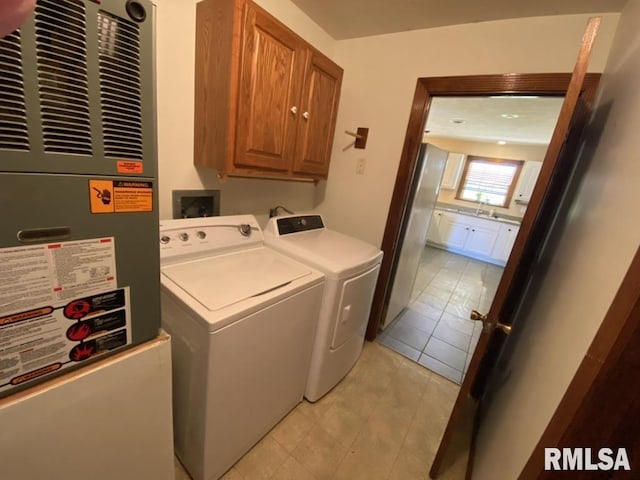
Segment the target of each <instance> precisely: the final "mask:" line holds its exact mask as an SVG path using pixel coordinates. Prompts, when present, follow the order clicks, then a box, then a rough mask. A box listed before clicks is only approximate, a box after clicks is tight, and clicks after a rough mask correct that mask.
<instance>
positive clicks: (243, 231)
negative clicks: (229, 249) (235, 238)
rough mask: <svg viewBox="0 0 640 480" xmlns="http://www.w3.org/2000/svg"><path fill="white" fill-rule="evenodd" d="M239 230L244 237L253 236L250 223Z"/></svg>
mask: <svg viewBox="0 0 640 480" xmlns="http://www.w3.org/2000/svg"><path fill="white" fill-rule="evenodd" d="M238 228H239V229H240V233H241V234H242V235H243V236H244V237H248V236H249V235H251V225H249V224H248V223H243V224H242V225H240V226H239V227H238Z"/></svg>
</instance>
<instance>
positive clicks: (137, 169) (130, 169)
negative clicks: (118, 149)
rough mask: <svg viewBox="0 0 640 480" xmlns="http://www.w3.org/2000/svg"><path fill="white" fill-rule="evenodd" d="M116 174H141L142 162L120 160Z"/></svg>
mask: <svg viewBox="0 0 640 480" xmlns="http://www.w3.org/2000/svg"><path fill="white" fill-rule="evenodd" d="M117 168H118V173H143V164H142V162H133V161H129V160H120V161H119V162H118V164H117Z"/></svg>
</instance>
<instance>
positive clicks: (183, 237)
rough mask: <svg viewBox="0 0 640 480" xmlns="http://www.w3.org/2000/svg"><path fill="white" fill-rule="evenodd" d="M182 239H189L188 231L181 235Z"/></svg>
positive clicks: (184, 240)
mask: <svg viewBox="0 0 640 480" xmlns="http://www.w3.org/2000/svg"><path fill="white" fill-rule="evenodd" d="M179 238H180V240H182V241H183V242H186V241H187V240H189V234H188V233H186V232H183V233H181V234H180V235H179Z"/></svg>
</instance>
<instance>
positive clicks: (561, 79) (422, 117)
mask: <svg viewBox="0 0 640 480" xmlns="http://www.w3.org/2000/svg"><path fill="white" fill-rule="evenodd" d="M599 77H600V75H593V74H592V75H590V74H587V77H586V78H585V87H587V88H588V89H591V90H595V87H594V85H597V82H598V79H599ZM570 79H571V74H570V73H532V74H520V73H510V74H502V75H471V76H459V77H427V78H419V79H418V81H417V84H416V90H415V94H414V97H413V102H412V105H411V112H410V115H409V122H408V126H407V132H406V135H405V140H404V146H403V148H402V155H401V157H400V164H399V166H398V174H397V176H396V181H395V186H394V190H393V195H392V197H391V205H390V207H389V213H388V215H387V222H386V226H385V231H384V236H383V239H382V251H383V252H384V257H383V259H382V265H381V267H380V274H379V276H378V282H377V284H376V289H375V293H374V297H373V303H372V307H371V314H370V316H369V323H368V325H367V333H366V338H367V340H369V341H373V340H375V338H376V336H377V332H378V328H379V326H380V324H381V322H382V320H383V318H384V316H385V315H386V310H387V305H386V303H387V301H388V295H389V293H390V291H391V285H392V282H393V277H394V275H395V267H396V266H397V261H398V256H399V252H400V237H401V235H400V233H401V227H402V224H403V220H404V217H405V215H406V214H407V210H408V207H409V206H408V199H409V197H410V192H409V189H410V186H411V184H412V181H413V177H414V175H415V171H416V164H417V156H418V150H419V148H420V143H421V142H422V136H423V131H424V126H425V122H426V119H427V116H428V114H429V108H430V106H431V97H433V96H485V95H515V94H517V95H539V96H543V95H546V96H564V95H565V93H566V91H567V88H568V86H569V81H570Z"/></svg>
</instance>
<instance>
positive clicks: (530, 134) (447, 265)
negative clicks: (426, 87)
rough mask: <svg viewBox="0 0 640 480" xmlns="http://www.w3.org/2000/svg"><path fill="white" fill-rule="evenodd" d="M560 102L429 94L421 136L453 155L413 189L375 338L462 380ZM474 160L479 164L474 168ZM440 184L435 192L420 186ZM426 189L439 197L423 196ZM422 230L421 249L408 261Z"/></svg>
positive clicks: (546, 98)
mask: <svg viewBox="0 0 640 480" xmlns="http://www.w3.org/2000/svg"><path fill="white" fill-rule="evenodd" d="M562 101H563V97H562V96H552V97H549V96H538V95H507V96H434V97H433V98H432V101H431V105H430V109H429V115H428V118H427V120H426V125H425V127H424V134H423V137H422V142H423V143H429V144H431V145H433V146H435V147H438V148H439V149H440V150H443V151H444V152H445V155H448V157H447V160H446V168H445V169H444V172H443V171H442V169H438V168H431V169H427V170H426V171H423V173H422V178H421V181H416V182H414V183H413V184H412V186H411V189H412V190H413V191H412V192H410V195H409V198H410V200H409V206H408V207H407V212H408V215H409V216H410V218H409V220H408V222H407V224H408V227H407V232H406V234H405V238H404V240H400V242H399V243H402V246H401V249H400V250H401V258H402V259H403V260H401V261H400V262H399V263H398V265H397V269H396V272H395V275H394V279H393V280H392V284H391V286H390V290H391V297H390V298H391V300H390V301H389V308H388V311H387V312H386V314H385V317H384V321H383V323H382V325H381V327H382V328H381V332H380V335H379V337H378V340H379V341H381V342H382V343H383V344H385V345H386V346H388V347H390V348H391V349H393V350H395V351H396V352H398V353H400V354H402V355H404V356H405V357H407V358H410V359H411V360H414V361H416V362H418V363H420V364H421V365H423V366H425V367H426V368H428V369H430V370H432V371H434V372H436V373H438V374H440V375H442V376H444V377H446V378H448V379H449V380H452V381H453V382H455V383H458V384H460V383H461V382H462V380H463V378H464V375H465V374H466V371H467V368H468V366H469V362H470V359H471V356H472V354H473V351H474V349H475V345H476V343H477V341H478V338H479V336H480V331H481V328H482V326H481V324H480V323H479V322H473V321H472V320H470V319H469V314H470V313H471V311H472V310H478V311H480V312H486V311H488V309H489V306H490V305H491V303H492V301H493V296H494V294H495V291H496V288H497V285H498V282H499V281H500V278H501V275H502V270H503V269H502V267H503V266H504V265H505V263H506V261H507V259H508V256H509V253H510V250H511V248H512V246H513V242H514V241H515V237H516V235H517V232H518V228H519V223H520V222H521V220H522V217H523V215H524V212H525V210H526V205H527V203H528V199H529V196H530V194H531V191H532V189H533V185H534V184H535V181H536V179H537V173H538V172H539V171H540V165H541V162H542V160H543V158H544V155H545V152H546V149H547V146H548V144H549V141H550V138H551V135H552V133H553V129H554V127H555V124H556V120H557V117H558V114H559V111H560V108H561V106H562ZM429 148H431V147H429ZM423 150H424V149H421V152H422V151H423ZM427 151H428V150H427ZM422 161H423V162H425V161H426V162H429V161H432V160H431V159H430V158H429V157H428V156H427V159H426V160H425V159H422ZM432 165H433V162H432ZM469 165H472V166H475V167H478V168H476V169H475V170H473V172H471V171H470V169H469V168H468V167H469ZM418 168H420V167H418ZM471 173H472V174H473V176H472V175H471ZM416 175H418V174H416ZM430 176H436V177H437V178H430ZM425 178H426V180H425ZM434 182H435V184H436V185H438V188H436V189H435V190H434V191H433V192H429V191H428V189H425V188H424V184H425V183H427V184H434ZM463 187H466V188H467V190H464V189H463ZM418 189H419V190H420V194H419V195H418V196H417V197H416V195H415V190H418ZM469 192H471V197H470V198H469ZM429 193H431V195H432V196H433V197H434V199H433V200H425V195H428V194H429ZM465 194H466V196H465ZM416 198H420V199H421V201H420V202H418V201H417V200H416ZM412 199H413V200H412ZM432 205H434V206H435V210H434V209H433V208H430V209H429V207H430V206H432ZM416 216H417V217H419V218H416ZM420 222H422V223H423V224H424V225H423V226H420V227H416V225H417V224H418V223H420ZM427 226H428V229H427ZM416 229H417V230H419V231H421V232H422V235H423V236H422V240H421V243H420V244H421V245H422V248H421V250H422V251H421V254H419V255H413V257H415V258H414V261H413V264H412V265H407V261H406V259H407V258H410V257H411V255H407V252H408V250H409V249H413V248H416V247H415V246H414V245H413V243H415V239H414V238H413V237H415V233H410V232H413V231H414V230H416ZM410 243H411V244H410ZM425 243H426V246H425ZM465 243H466V245H465ZM418 257H421V258H420V259H419V263H418ZM407 270H408V271H407ZM407 276H408V277H409V278H410V279H411V281H407V280H406V278H407ZM400 279H402V281H400ZM411 285H413V287H411ZM399 289H403V290H407V291H406V292H404V293H405V294H406V295H403V294H402V293H401V292H399ZM411 289H412V290H413V291H412V292H410V291H411ZM409 293H411V295H409ZM400 299H401V300H402V304H401V305H398V302H399V300H400Z"/></svg>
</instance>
